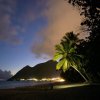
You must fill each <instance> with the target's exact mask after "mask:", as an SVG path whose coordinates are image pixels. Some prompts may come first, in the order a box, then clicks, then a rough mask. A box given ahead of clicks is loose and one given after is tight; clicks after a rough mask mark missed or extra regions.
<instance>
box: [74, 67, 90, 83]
mask: <svg viewBox="0 0 100 100" xmlns="http://www.w3.org/2000/svg"><path fill="white" fill-rule="evenodd" d="M74 69H75V70H76V71H77V72H78V73H79V74H80V75H81V76H82V77H83V79H84V80H85V81H86V82H88V80H87V78H86V77H85V76H84V75H83V74H82V73H81V72H80V71H79V70H78V69H77V68H75V67H74Z"/></svg>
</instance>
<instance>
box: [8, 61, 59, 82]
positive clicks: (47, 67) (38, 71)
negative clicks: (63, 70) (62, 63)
mask: <svg viewBox="0 0 100 100" xmlns="http://www.w3.org/2000/svg"><path fill="white" fill-rule="evenodd" d="M56 64H57V62H55V61H53V60H49V61H47V62H43V63H40V64H37V65H35V66H34V67H30V66H29V65H26V66H25V67H23V68H22V69H21V70H19V71H18V72H17V73H16V74H15V75H14V76H13V77H11V78H10V79H8V81H13V80H20V79H29V78H37V79H42V78H53V77H59V76H60V71H56Z"/></svg>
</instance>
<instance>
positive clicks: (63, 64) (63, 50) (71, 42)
mask: <svg viewBox="0 0 100 100" xmlns="http://www.w3.org/2000/svg"><path fill="white" fill-rule="evenodd" d="M78 43H79V39H78V37H77V35H75V34H74V33H73V32H69V33H66V35H65V36H64V37H63V39H62V41H61V43H60V44H58V45H56V53H55V55H54V58H53V60H54V61H58V64H57V66H56V69H57V70H59V69H62V70H63V71H64V72H65V71H66V70H68V69H69V68H70V67H73V68H74V69H75V70H76V71H77V72H78V73H79V74H80V75H81V76H82V77H83V78H84V80H85V81H88V80H87V78H86V77H85V76H84V74H83V71H84V70H83V68H82V62H81V61H82V58H83V56H82V55H79V54H77V50H76V49H77V44H78Z"/></svg>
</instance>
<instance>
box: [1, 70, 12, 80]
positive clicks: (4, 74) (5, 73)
mask: <svg viewBox="0 0 100 100" xmlns="http://www.w3.org/2000/svg"><path fill="white" fill-rule="evenodd" d="M11 76H12V74H11V72H10V71H6V70H5V71H2V70H1V69H0V79H3V80H5V79H8V78H10V77H11Z"/></svg>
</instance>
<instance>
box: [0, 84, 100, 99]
mask: <svg viewBox="0 0 100 100" xmlns="http://www.w3.org/2000/svg"><path fill="white" fill-rule="evenodd" d="M0 100H100V85H87V86H79V87H71V88H65V89H64V88H63V89H52V88H50V85H49V87H48V86H47V85H43V86H42V85H41V86H35V87H23V88H16V89H1V90H0Z"/></svg>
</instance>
